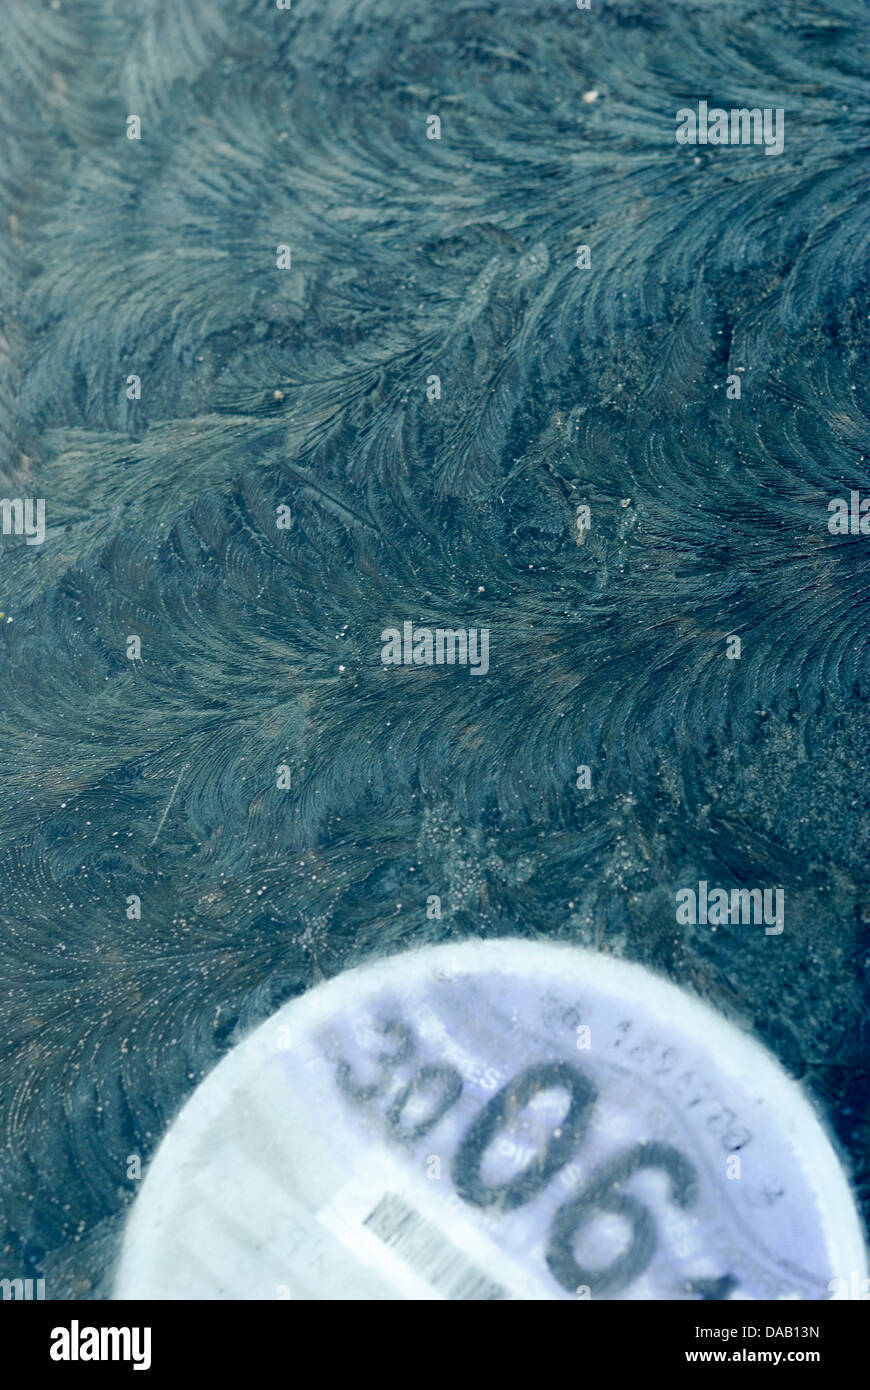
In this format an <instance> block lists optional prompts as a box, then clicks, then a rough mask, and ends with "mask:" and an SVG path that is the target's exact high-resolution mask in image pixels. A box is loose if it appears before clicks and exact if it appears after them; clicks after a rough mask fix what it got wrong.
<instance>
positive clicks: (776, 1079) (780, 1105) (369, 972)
mask: <svg viewBox="0 0 870 1390" xmlns="http://www.w3.org/2000/svg"><path fill="white" fill-rule="evenodd" d="M524 963H525V964H526V965H527V968H528V974H529V976H530V977H535V978H539V979H541V980H542V981H543V980H546V979H550V980H553V981H554V982H557V983H560V984H564V982H565V977H566V970H567V969H568V968H569V967H570V973H571V974H576V973H577V972H578V971H579V970H582V969H583V968H584V967H586V968H587V969H588V970H590V971H591V972H592V973H593V974H594V976H595V987H596V988H597V989H600V990H609V991H610V992H611V993H612V994H613V996H614V997H615V998H623V999H631V998H632V997H634V998H638V997H640V998H642V999H643V1000H644V1002H645V1004H646V1005H648V1006H649V1007H650V1008H652V1009H655V1010H656V1011H659V1012H660V1013H661V1015H662V1016H663V1017H664V1018H665V1019H669V1020H674V1019H678V1020H679V1025H680V1026H681V1027H682V1028H685V1029H688V1030H690V1031H692V1032H693V1033H694V1035H695V1036H696V1037H697V1038H698V1040H699V1044H700V1045H702V1046H704V1047H705V1048H707V1049H708V1050H714V1051H715V1052H716V1060H717V1065H718V1066H719V1067H721V1069H722V1070H723V1072H725V1073H726V1074H727V1075H729V1076H730V1077H731V1078H732V1079H733V1080H734V1081H736V1082H738V1083H739V1084H741V1085H743V1086H745V1087H746V1088H747V1090H748V1091H750V1092H751V1093H752V1094H754V1095H763V1096H764V1097H765V1100H766V1102H767V1104H768V1105H769V1106H770V1107H771V1108H772V1109H774V1110H775V1111H776V1115H777V1121H778V1123H779V1125H780V1129H781V1132H783V1133H784V1134H785V1136H786V1137H787V1138H788V1139H789V1141H790V1142H791V1143H792V1145H793V1148H794V1151H795V1155H796V1157H797V1158H798V1159H799V1160H800V1162H801V1163H802V1165H803V1167H804V1169H805V1171H806V1173H807V1174H808V1179H809V1182H810V1184H811V1187H812V1190H813V1193H814V1196H815V1198H816V1200H817V1202H818V1207H819V1216H820V1221H821V1224H822V1229H823V1231H824V1235H825V1239H826V1243H827V1250H828V1257H829V1267H830V1269H831V1270H832V1271H836V1272H841V1271H845V1272H847V1273H848V1272H850V1271H857V1272H858V1275H859V1277H860V1278H861V1279H865V1278H866V1277H867V1273H868V1254H867V1246H866V1243H865V1239H864V1233H863V1229H862V1225H861V1220H860V1217H859V1214H858V1210H857V1206H856V1203H855V1199H854V1196H853V1193H852V1190H851V1188H850V1185H849V1182H848V1178H847V1175H846V1171H845V1168H844V1165H843V1162H842V1160H841V1158H840V1156H839V1154H838V1151H837V1146H836V1140H835V1139H834V1137H833V1136H832V1135H831V1134H830V1133H829V1131H828V1129H827V1127H826V1125H825V1124H824V1122H823V1120H822V1119H821V1117H820V1115H819V1113H818V1111H817V1109H816V1106H815V1104H814V1102H813V1101H812V1099H811V1097H810V1096H809V1095H808V1094H807V1093H806V1091H805V1090H804V1089H803V1087H802V1086H801V1085H800V1083H799V1082H797V1081H795V1080H793V1079H792V1078H791V1077H789V1076H788V1075H787V1073H786V1072H785V1070H784V1068H783V1067H782V1065H781V1063H779V1062H778V1060H777V1059H776V1058H775V1057H774V1055H773V1054H772V1053H770V1052H769V1051H768V1050H767V1049H766V1047H765V1046H764V1045H763V1044H762V1043H761V1042H760V1041H758V1040H757V1039H755V1038H754V1037H752V1036H751V1035H750V1034H749V1033H747V1032H744V1031H742V1029H741V1026H740V1024H738V1023H734V1022H732V1021H731V1020H729V1019H728V1018H727V1017H725V1016H724V1015H723V1014H721V1013H719V1012H718V1011H717V1010H716V1009H715V1008H714V1007H713V1006H712V1005H711V1004H708V1003H707V1002H705V1001H704V1000H702V999H700V998H699V997H698V996H696V995H693V994H691V993H689V991H688V990H687V989H686V988H685V987H684V986H682V985H677V984H674V983H673V982H671V981H670V980H667V979H666V978H664V977H663V976H662V975H660V974H657V973H656V972H655V971H653V970H651V969H650V968H649V967H647V966H645V965H640V964H638V963H636V962H633V961H626V960H623V959H621V958H618V957H615V956H605V955H602V954H600V953H598V952H596V951H591V950H588V949H587V948H585V947H580V946H575V945H573V944H572V943H570V942H541V941H529V940H528V939H527V938H523V937H498V938H492V939H488V940H483V939H479V938H473V939H470V940H469V939H466V940H464V941H461V942H457V943H455V944H453V943H446V944H442V945H433V946H420V947H415V948H412V949H411V950H407V951H399V952H396V953H395V954H391V955H389V956H383V957H379V958H377V959H376V960H369V961H363V962H361V963H360V964H359V965H356V966H352V967H350V968H349V969H347V970H345V971H343V972H341V973H339V974H338V975H335V976H333V977H332V978H331V979H328V980H325V981H323V982H322V983H320V984H318V985H316V986H314V987H313V988H311V989H309V990H308V991H307V992H306V993H304V994H302V995H298V996H296V997H295V998H293V999H290V1000H288V1001H287V1002H286V1003H285V1004H283V1005H282V1006H281V1007H280V1008H279V1009H278V1010H277V1011H276V1012H275V1013H274V1014H272V1015H271V1016H270V1017H269V1018H268V1019H266V1020H264V1022H263V1023H261V1024H258V1025H257V1026H256V1027H255V1028H254V1029H253V1031H252V1032H251V1033H250V1034H248V1036H247V1037H246V1038H243V1039H242V1040H241V1041H240V1042H239V1043H237V1044H236V1045H235V1046H234V1047H233V1048H232V1050H231V1051H230V1052H229V1053H227V1055H226V1056H225V1057H223V1058H221V1060H220V1061H219V1062H218V1063H217V1064H216V1065H215V1066H214V1067H213V1068H212V1070H211V1071H210V1072H209V1073H208V1074H207V1076H205V1077H204V1078H203V1079H202V1081H200V1083H199V1086H198V1087H197V1089H196V1090H195V1091H194V1092H193V1093H192V1095H191V1096H189V1097H188V1099H187V1100H186V1101H185V1102H184V1104H183V1105H182V1106H181V1108H180V1109H179V1111H178V1112H177V1114H176V1116H175V1117H174V1119H173V1120H172V1121H171V1122H170V1124H169V1126H168V1128H167V1131H166V1134H165V1135H164V1137H163V1139H162V1140H161V1142H160V1144H159V1145H158V1147H157V1150H156V1152H155V1154H154V1155H153V1157H152V1159H151V1162H150V1164H149V1166H148V1170H147V1172H146V1174H145V1178H144V1180H143V1182H142V1188H141V1191H140V1192H139V1194H138V1196H137V1198H136V1201H135V1202H134V1204H133V1206H132V1208H131V1210H130V1213H129V1215H128V1218H127V1222H126V1226H125V1230H124V1234H123V1241H122V1248H121V1252H120V1256H119V1259H118V1263H117V1269H116V1276H115V1283H114V1292H113V1295H112V1297H113V1298H115V1299H123V1298H127V1297H131V1296H137V1297H138V1296H140V1295H138V1294H137V1295H133V1294H130V1293H128V1292H126V1290H127V1289H129V1288H131V1287H132V1286H133V1285H134V1283H135V1281H136V1271H135V1268H134V1266H135V1265H136V1264H137V1263H138V1262H139V1261H140V1260H141V1259H142V1256H143V1252H147V1250H148V1247H149V1245H150V1243H151V1240H152V1238H153V1233H154V1232H156V1231H159V1230H160V1228H161V1226H162V1224H163V1223H165V1222H166V1221H167V1220H169V1219H170V1217H171V1213H172V1212H173V1211H174V1210H178V1200H177V1189H178V1187H179V1184H180V1183H181V1182H182V1180H183V1172H184V1157H183V1155H184V1153H185V1152H187V1151H189V1150H190V1147H191V1136H195V1135H196V1134H198V1133H201V1132H202V1131H204V1130H205V1129H206V1127H207V1126H208V1125H209V1124H210V1123H211V1122H212V1121H213V1120H214V1119H215V1118H216V1116H217V1115H218V1114H219V1113H220V1111H221V1110H222V1109H223V1108H224V1106H225V1103H226V1097H227V1095H228V1094H231V1093H232V1091H233V1089H234V1088H235V1087H236V1086H237V1085H238V1084H240V1083H243V1080H244V1076H245V1075H246V1074H248V1073H249V1072H250V1070H251V1068H252V1066H255V1065H257V1063H258V1062H259V1061H261V1060H262V1061H266V1060H267V1059H268V1058H269V1057H271V1056H272V1055H273V1054H274V1051H275V1047H276V1039H275V1033H276V1030H277V1029H278V1028H282V1029H284V1030H289V1031H290V1033H291V1034H292V1033H295V1032H298V1033H301V1032H304V1031H307V1030H310V1029H312V1028H316V1027H318V1026H319V1025H321V1024H323V1023H324V1022H326V1021H327V1020H328V1019H329V1018H330V1017H332V1016H334V1014H335V1013H336V1011H337V1010H340V1009H341V1008H342V1006H343V1005H349V1004H351V1003H352V1002H353V1001H354V1000H355V999H357V998H358V997H359V995H360V994H361V993H362V992H364V991H365V989H366V985H367V983H368V982H369V981H371V982H372V983H375V982H376V983H377V985H378V986H383V985H389V984H391V983H394V984H401V982H402V980H403V977H405V976H407V974H408V972H409V971H414V970H416V969H417V967H418V966H422V967H428V968H429V969H430V970H431V971H432V972H433V973H434V972H437V971H438V970H439V969H441V970H443V969H445V968H448V969H449V970H450V971H451V972H455V971H475V970H480V969H483V970H488V971H490V972H492V971H498V970H499V969H502V970H504V971H506V972H507V973H510V974H512V975H516V974H517V973H519V971H520V969H521V968H522V966H523V964H524ZM282 1046H283V1049H284V1050H286V1048H287V1043H286V1042H284V1043H283V1045H282ZM176 1151H179V1157H178V1159H177V1160H176Z"/></svg>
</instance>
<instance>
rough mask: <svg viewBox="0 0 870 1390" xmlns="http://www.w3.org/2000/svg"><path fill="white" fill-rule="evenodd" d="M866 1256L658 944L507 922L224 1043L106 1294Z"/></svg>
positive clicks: (809, 1135)
mask: <svg viewBox="0 0 870 1390" xmlns="http://www.w3.org/2000/svg"><path fill="white" fill-rule="evenodd" d="M866 1274H867V1266H866V1252H865V1244H864V1238H863V1232H862V1227H861V1224H860V1221H859V1218H858V1215H857V1211H856V1207H855V1203H854V1200H853V1197H852V1194H851V1191H850V1188H849V1183H848V1181H847V1178H846V1175H845V1173H844V1171H843V1168H842V1166H841V1164H840V1162H839V1160H838V1158H837V1155H836V1153H835V1151H834V1148H833V1146H832V1144H831V1141H830V1139H829V1138H828V1135H827V1133H826V1132H825V1129H824V1128H823V1126H822V1124H821V1123H820V1121H819V1118H818V1117H817V1115H816V1113H815V1111H814V1109H813V1107H812V1105H811V1104H810V1102H809V1101H808V1099H807V1098H806V1096H805V1094H804V1093H803V1091H802V1090H801V1088H800V1087H799V1086H798V1085H797V1084H796V1083H795V1082H794V1081H792V1080H790V1079H789V1078H788V1077H787V1076H786V1075H785V1073H784V1072H783V1070H782V1068H781V1067H780V1066H779V1064H778V1063H777V1062H776V1061H775V1060H774V1058H773V1057H772V1056H771V1055H770V1054H769V1053H768V1052H767V1051H766V1050H765V1049H764V1048H763V1047H761V1046H760V1045H759V1044H758V1043H757V1042H755V1041H754V1040H753V1039H752V1038H750V1037H749V1036H748V1035H747V1034H745V1033H744V1032H742V1031H741V1030H740V1029H739V1028H737V1027H735V1026H734V1025H733V1024H731V1023H729V1022H728V1021H727V1020H725V1019H724V1018H722V1017H721V1016H720V1015H719V1014H717V1013H716V1012H715V1011H714V1010H713V1009H711V1008H710V1007H709V1006H708V1005H706V1004H704V1003H702V1002H700V1001H699V1000H697V999H696V998H694V997H693V996H691V995H689V994H688V993H687V992H686V991H685V990H683V989H682V988H679V987H677V986H675V985H673V984H670V983H668V982H667V981H665V980H663V979H662V978H661V977H659V976H657V975H655V974H653V973H651V972H650V971H648V970H647V969H645V968H644V967H642V966H639V965H633V964H627V963H625V962H623V961H619V960H616V959H613V958H611V957H607V956H601V955H597V954H594V953H592V952H588V951H585V950H580V949H578V948H576V947H573V946H565V945H550V944H540V943H536V942H535V943H532V942H528V941H524V940H514V939H507V940H498V941H486V942H478V941H472V942H465V943H463V944H460V945H457V946H439V947H428V948H423V949H420V950H416V951H411V952H408V953H407V954H403V955H398V956H393V957H390V958H388V959H386V960H381V961H378V962H377V963H376V964H371V965H365V966H362V967H360V968H358V969H355V970H350V971H348V972H347V973H345V974H343V975H339V976H338V977H337V978H335V979H333V980H330V981H329V982H327V983H325V984H322V985H319V986H317V987H316V988H314V989H312V990H311V991H310V992H309V993H307V994H305V995H303V996H302V997H301V998H299V999H296V1000H293V1001H292V1002H291V1003H289V1004H287V1005H285V1006H284V1007H283V1008H281V1009H280V1010H279V1011H278V1013H276V1014H275V1015H274V1016H273V1017H272V1018H270V1019H269V1020H268V1021H267V1022H266V1023H264V1024H263V1025H262V1026H261V1027H259V1028H257V1029H256V1030H255V1031H254V1032H253V1033H252V1034H251V1035H250V1036H249V1037H248V1038H247V1039H245V1040H244V1041H243V1042H242V1043H240V1044H239V1045H238V1046H237V1047H236V1048H235V1049H234V1050H233V1051H232V1052H230V1053H229V1054H228V1056H227V1057H226V1058H224V1060H223V1061H222V1062H220V1064H219V1065H218V1066H217V1067H215V1069H214V1071H212V1072H211V1074H210V1075H209V1076H208V1077H207V1078H206V1079H205V1081H204V1082H203V1083H202V1084H201V1086H200V1087H199V1089H198V1090H197V1091H196V1092H195V1093H194V1095H193V1096H192V1098H191V1099H190V1100H189V1101H188V1103H187V1104H186V1105H185V1106H184V1108H183V1109H182V1111H181V1112H180V1114H179V1115H178V1117H177V1118H176V1120H175V1122H174V1123H173V1124H172V1126H171V1127H170V1129H169V1131H168V1133H167V1135H166V1137H165V1139H164V1140H163V1142H162V1144H161V1145H160V1147H159V1149H158V1151H157V1153H156V1155H155V1157H154V1160H153V1162H152V1163H151V1165H150V1168H149V1170H148V1172H147V1174H146V1177H145V1180H144V1182H143V1186H142V1190H141V1192H140V1194H139V1196H138V1198H137V1200H136V1202H135V1204H134V1206H133V1208H132V1211H131V1214H130V1218H129V1221H128V1223H127V1227H126V1231H125V1236H124V1242H123V1249H122V1252H121V1257H120V1261H119V1267H118V1272H117V1278H116V1285H115V1296H116V1297H118V1298H156V1299H186V1298H206V1299H209V1298H211V1299H221V1298H223V1299H275V1298H293V1299H487V1300H490V1299H553V1298H562V1299H592V1300H595V1299H687V1300H688V1299H704V1298H708V1299H709V1298H714V1299H725V1298H730V1299H768V1298H773V1299H828V1298H830V1297H831V1296H832V1293H831V1288H832V1287H834V1286H832V1281H833V1280H835V1279H839V1280H845V1281H846V1284H847V1285H848V1286H850V1287H856V1286H857V1287H861V1282H862V1281H863V1280H864V1279H865V1278H866ZM865 1287H870V1285H865Z"/></svg>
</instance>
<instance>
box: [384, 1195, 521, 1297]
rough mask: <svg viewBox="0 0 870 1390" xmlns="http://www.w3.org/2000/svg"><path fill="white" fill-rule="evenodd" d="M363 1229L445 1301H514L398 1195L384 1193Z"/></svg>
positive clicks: (506, 1291)
mask: <svg viewBox="0 0 870 1390" xmlns="http://www.w3.org/2000/svg"><path fill="white" fill-rule="evenodd" d="M363 1225H364V1226H366V1227H368V1229H369V1230H370V1231H371V1232H372V1234H373V1235H376V1236H377V1237H378V1239H379V1240H382V1241H383V1243H384V1245H386V1246H388V1247H389V1248H390V1249H391V1250H393V1251H395V1253H396V1254H397V1255H399V1256H401V1258H402V1259H403V1260H404V1261H405V1263H406V1264H408V1265H410V1266H411V1268H412V1269H413V1270H414V1273H415V1274H419V1275H421V1276H422V1277H423V1278H424V1279H426V1280H427V1281H428V1282H429V1283H430V1284H431V1285H432V1287H433V1288H434V1289H436V1290H437V1291H438V1293H440V1294H443V1295H444V1297H445V1298H451V1299H467V1298H472V1299H498V1298H510V1294H509V1293H508V1290H507V1289H505V1288H503V1287H502V1285H501V1284H496V1283H494V1282H493V1280H492V1279H490V1278H488V1277H487V1275H485V1274H484V1273H482V1271H481V1270H479V1269H476V1268H475V1266H474V1265H473V1264H471V1263H470V1261H469V1260H467V1259H466V1257H465V1255H464V1254H463V1253H462V1251H461V1250H457V1249H456V1246H455V1245H451V1243H450V1241H449V1240H446V1239H445V1238H444V1236H443V1235H442V1234H441V1232H440V1231H439V1230H438V1229H437V1228H436V1227H435V1226H433V1225H432V1223H431V1222H429V1221H427V1220H426V1219H425V1218H424V1217H422V1216H421V1215H420V1213H419V1212H418V1211H415V1210H414V1208H413V1207H411V1206H409V1205H408V1203H407V1202H405V1201H404V1200H403V1198H401V1197H399V1196H397V1195H396V1193H395V1192H385V1193H384V1195H383V1197H381V1199H380V1201H379V1202H378V1203H377V1205H376V1206H375V1207H374V1208H373V1209H372V1211H370V1212H369V1214H368V1216H367V1217H366V1218H365V1221H364V1222H363Z"/></svg>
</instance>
